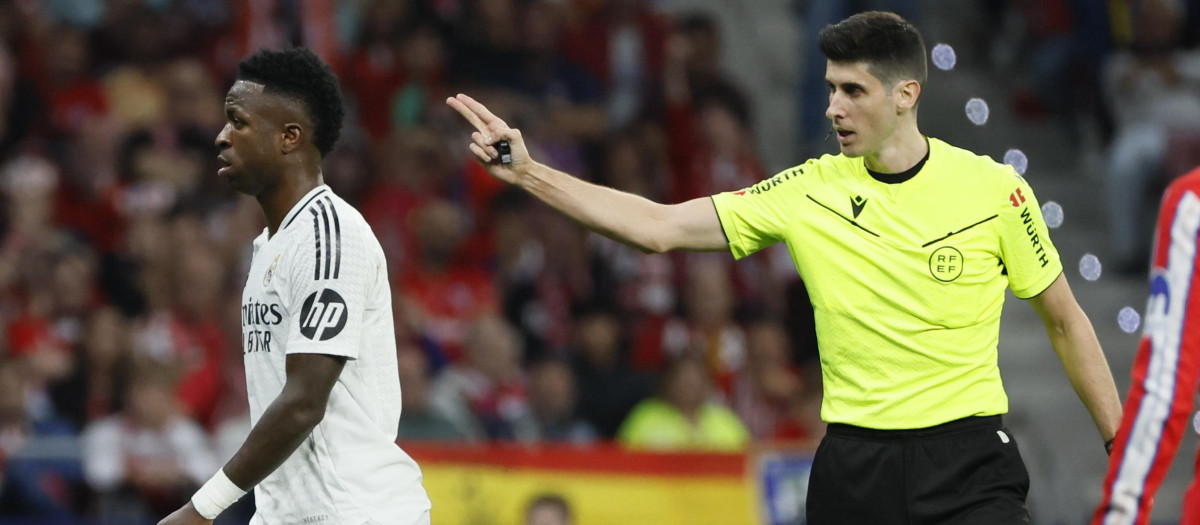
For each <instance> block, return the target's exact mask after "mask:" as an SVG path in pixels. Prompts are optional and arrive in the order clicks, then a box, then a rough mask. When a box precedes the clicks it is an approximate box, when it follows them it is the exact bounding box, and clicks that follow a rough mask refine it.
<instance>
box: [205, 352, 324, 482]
mask: <svg viewBox="0 0 1200 525" xmlns="http://www.w3.org/2000/svg"><path fill="white" fill-rule="evenodd" d="M345 364H346V358H344V357H340V356H333V355H325V354H291V355H289V356H287V383H286V384H284V385H283V391H282V392H280V393H279V397H276V398H275V400H274V401H272V402H271V405H270V406H268V407H267V410H266V411H265V412H263V415H262V418H260V419H259V420H258V423H257V424H256V425H254V428H252V429H250V435H249V436H247V437H246V442H245V443H242V447H241V448H240V449H238V451H237V453H236V454H234V455H233V458H232V459H230V460H229V463H226V464H225V468H224V470H225V475H227V476H229V480H230V481H232V482H233V483H234V484H235V485H237V486H238V487H241V488H242V489H243V490H249V489H250V488H252V487H254V486H255V485H258V483H259V482H260V481H262V480H263V478H265V477H267V475H268V474H270V473H272V472H274V471H275V469H277V468H279V465H281V464H283V462H284V460H286V459H287V458H288V457H290V456H291V455H292V453H293V452H295V451H296V448H298V447H299V446H300V444H301V443H303V442H304V440H305V439H306V438H308V436H309V434H311V433H312V429H313V428H315V427H316V426H317V423H320V422H321V420H322V419H324V418H325V406H326V404H327V403H328V401H329V393H330V392H331V391H332V390H333V385H334V384H335V383H337V378H338V376H339V375H341V373H342V368H343V367H344V366H345Z"/></svg>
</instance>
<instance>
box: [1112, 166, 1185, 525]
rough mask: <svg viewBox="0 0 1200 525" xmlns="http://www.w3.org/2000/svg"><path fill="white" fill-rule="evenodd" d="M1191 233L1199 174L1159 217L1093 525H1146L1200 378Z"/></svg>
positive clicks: (1175, 188)
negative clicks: (1140, 321) (1133, 353)
mask: <svg viewBox="0 0 1200 525" xmlns="http://www.w3.org/2000/svg"><path fill="white" fill-rule="evenodd" d="M1198 231H1200V169H1197V170H1195V171H1193V172H1191V173H1189V174H1188V175H1185V176H1184V177H1181V178H1180V179H1178V180H1176V181H1175V182H1174V183H1172V184H1171V186H1170V188H1168V189H1167V192H1166V195H1165V196H1164V197H1163V202H1162V205H1161V207H1160V209H1159V216H1158V226H1157V228H1156V229H1155V232H1154V250H1153V261H1152V267H1151V270H1150V297H1149V299H1148V300H1147V304H1146V315H1145V327H1144V329H1143V332H1142V338H1141V341H1140V343H1139V346H1138V354H1137V359H1136V360H1135V361H1134V364H1133V382H1132V383H1131V385H1130V388H1129V394H1128V396H1127V398H1126V400H1125V415H1124V417H1123V418H1122V420H1121V428H1120V430H1119V431H1118V432H1117V436H1116V442H1115V443H1114V445H1113V451H1112V457H1111V458H1110V459H1109V464H1108V473H1107V474H1106V475H1105V477H1104V499H1103V500H1102V501H1101V502H1100V506H1099V508H1097V509H1096V513H1095V515H1094V516H1093V519H1092V523H1093V524H1094V525H1118V524H1137V525H1142V524H1146V523H1148V522H1149V519H1150V510H1151V506H1152V505H1153V502H1154V494H1155V492H1157V491H1158V488H1159V486H1160V485H1162V481H1163V478H1164V477H1165V476H1166V474H1167V470H1168V468H1169V467H1170V465H1171V461H1172V458H1174V456H1175V452H1176V450H1177V449H1178V448H1179V441H1180V439H1181V438H1182V437H1183V433H1184V432H1185V431H1186V429H1187V426H1188V420H1189V418H1188V416H1189V415H1190V414H1191V411H1192V399H1193V396H1194V395H1195V393H1196V379H1197V376H1198V375H1200V283H1198V281H1200V260H1198V258H1197V249H1196V247H1197V232H1198Z"/></svg>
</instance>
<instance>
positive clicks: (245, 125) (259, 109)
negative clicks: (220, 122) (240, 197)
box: [216, 80, 280, 195]
mask: <svg viewBox="0 0 1200 525" xmlns="http://www.w3.org/2000/svg"><path fill="white" fill-rule="evenodd" d="M273 98H274V97H272V96H270V95H265V94H263V86H262V84H256V83H254V82H247V81H244V80H239V81H237V82H236V83H234V84H233V87H232V88H229V93H228V94H227V95H226V96H225V127H224V128H222V129H221V133H219V134H217V140H216V145H217V148H219V149H220V153H219V154H218V155H217V157H218V159H219V161H220V165H221V169H219V170H217V177H219V178H221V179H224V180H226V181H227V182H228V183H229V185H230V186H232V187H233V189H235V190H238V191H240V192H242V193H246V194H249V195H258V194H259V193H261V192H262V191H263V189H264V188H266V187H267V186H268V185H269V184H270V181H269V180H268V178H269V177H270V176H271V174H272V173H273V172H274V171H275V170H273V169H271V168H272V166H273V165H275V164H276V163H277V157H278V152H279V147H278V146H279V145H278V142H279V136H280V134H279V133H278V129H277V128H278V126H277V125H276V124H275V123H274V122H273V119H270V118H267V115H268V113H269V111H268V105H269V104H270V103H271V99H273Z"/></svg>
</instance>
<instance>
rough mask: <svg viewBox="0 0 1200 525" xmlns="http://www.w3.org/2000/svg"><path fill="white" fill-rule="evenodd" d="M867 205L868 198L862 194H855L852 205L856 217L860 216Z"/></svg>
mask: <svg viewBox="0 0 1200 525" xmlns="http://www.w3.org/2000/svg"><path fill="white" fill-rule="evenodd" d="M866 206H867V199H864V198H862V195H855V196H854V197H853V198H851V199H850V207H851V208H852V209H853V210H854V218H855V219H857V218H858V214H860V213H862V211H863V208H865V207H866Z"/></svg>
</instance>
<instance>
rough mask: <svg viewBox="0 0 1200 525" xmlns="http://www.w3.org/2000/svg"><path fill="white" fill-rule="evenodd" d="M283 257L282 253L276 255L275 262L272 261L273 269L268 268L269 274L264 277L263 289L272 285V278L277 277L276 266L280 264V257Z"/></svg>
mask: <svg viewBox="0 0 1200 525" xmlns="http://www.w3.org/2000/svg"><path fill="white" fill-rule="evenodd" d="M282 255H283V254H282V253H281V254H279V255H276V256H275V260H273V261H271V267H270V268H267V274H266V275H264V276H263V288H266V287H267V285H268V284H271V277H274V276H275V266H276V265H278V264H279V257H280V256H282Z"/></svg>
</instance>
